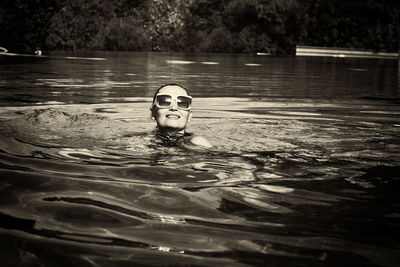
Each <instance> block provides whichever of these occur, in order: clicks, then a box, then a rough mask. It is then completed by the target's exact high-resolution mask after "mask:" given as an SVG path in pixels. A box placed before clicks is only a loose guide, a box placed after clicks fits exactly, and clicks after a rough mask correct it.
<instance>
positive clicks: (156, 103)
mask: <svg viewBox="0 0 400 267" xmlns="http://www.w3.org/2000/svg"><path fill="white" fill-rule="evenodd" d="M158 96H169V97H170V98H171V104H170V105H169V106H160V105H159V104H158V99H157V97H158ZM178 97H186V98H189V99H190V106H189V108H182V107H179V106H178ZM172 100H174V101H175V103H176V107H177V108H178V109H181V110H185V111H189V110H191V109H192V97H191V96H190V95H178V96H176V97H172V95H170V94H157V95H156V97H155V98H154V103H153V106H156V107H157V108H159V109H163V108H170V107H171V106H172Z"/></svg>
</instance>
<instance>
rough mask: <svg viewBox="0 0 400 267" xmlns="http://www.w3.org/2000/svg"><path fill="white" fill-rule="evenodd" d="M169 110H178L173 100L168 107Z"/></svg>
mask: <svg viewBox="0 0 400 267" xmlns="http://www.w3.org/2000/svg"><path fill="white" fill-rule="evenodd" d="M169 109H170V110H174V111H176V110H178V104H177V103H176V100H175V99H174V100H173V101H172V103H171V106H170V107H169Z"/></svg>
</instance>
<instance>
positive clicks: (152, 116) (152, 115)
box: [150, 108, 156, 121]
mask: <svg viewBox="0 0 400 267" xmlns="http://www.w3.org/2000/svg"><path fill="white" fill-rule="evenodd" d="M150 118H151V119H152V120H153V121H154V120H156V117H155V116H154V110H153V108H150Z"/></svg>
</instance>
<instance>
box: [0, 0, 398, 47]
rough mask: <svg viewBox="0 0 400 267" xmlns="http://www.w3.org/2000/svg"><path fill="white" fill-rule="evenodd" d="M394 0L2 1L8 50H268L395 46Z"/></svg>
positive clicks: (0, 20)
mask: <svg viewBox="0 0 400 267" xmlns="http://www.w3.org/2000/svg"><path fill="white" fill-rule="evenodd" d="M399 13H400V8H399V5H398V4H397V1H395V0H382V1H374V0H331V1H325V0H2V1H1V3H0V25H1V28H0V38H1V39H0V46H3V47H7V48H8V49H9V50H14V51H32V50H34V49H37V48H41V49H45V50H119V51H185V52H239V53H240V52H245V53H255V52H269V53H276V54H291V53H293V52H294V49H295V46H296V44H297V45H315V46H335V47H352V48H365V49H373V50H375V51H382V50H386V51H389V52H392V51H398V45H399V25H398V24H399V23H398V22H399Z"/></svg>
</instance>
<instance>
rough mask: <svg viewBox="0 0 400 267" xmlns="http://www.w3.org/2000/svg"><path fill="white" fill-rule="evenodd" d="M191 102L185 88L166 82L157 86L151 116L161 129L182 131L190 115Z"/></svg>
mask: <svg viewBox="0 0 400 267" xmlns="http://www.w3.org/2000/svg"><path fill="white" fill-rule="evenodd" d="M191 104H192V99H191V97H190V96H189V94H188V91H187V90H186V88H184V87H182V86H180V85H177V84H167V85H164V86H161V87H160V88H158V90H157V91H156V93H155V95H154V97H153V103H152V106H151V109H150V110H151V117H152V119H154V120H156V122H157V126H158V128H159V129H160V130H162V131H168V132H184V131H185V129H186V125H187V123H188V122H189V121H190V119H191V117H192V111H191Z"/></svg>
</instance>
